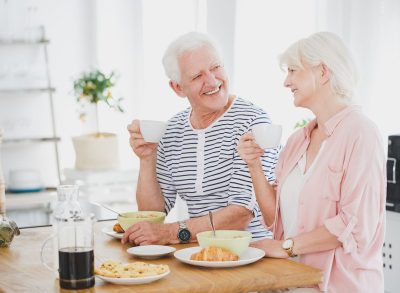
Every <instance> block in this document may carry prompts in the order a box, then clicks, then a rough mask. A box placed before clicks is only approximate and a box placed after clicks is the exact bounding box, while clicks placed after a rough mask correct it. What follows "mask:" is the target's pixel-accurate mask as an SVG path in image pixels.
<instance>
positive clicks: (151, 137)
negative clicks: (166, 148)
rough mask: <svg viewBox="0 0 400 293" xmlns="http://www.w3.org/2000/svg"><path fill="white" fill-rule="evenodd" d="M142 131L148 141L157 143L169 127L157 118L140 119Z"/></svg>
mask: <svg viewBox="0 0 400 293" xmlns="http://www.w3.org/2000/svg"><path fill="white" fill-rule="evenodd" d="M139 123H140V132H141V133H142V136H143V138H144V140H145V141H146V142H153V143H157V142H159V141H160V140H161V138H162V137H163V135H164V132H165V130H166V128H167V123H166V122H163V121H156V120H140V122H139Z"/></svg>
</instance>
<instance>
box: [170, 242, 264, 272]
mask: <svg viewBox="0 0 400 293" xmlns="http://www.w3.org/2000/svg"><path fill="white" fill-rule="evenodd" d="M200 250H201V247H200V246H196V247H189V248H184V249H181V250H178V251H177V252H175V253H174V256H175V257H176V258H177V259H179V260H180V261H181V262H184V263H187V264H190V265H194V266H201V267H210V268H230V267H238V266H244V265H247V264H250V263H253V262H256V261H258V260H259V259H261V258H263V257H264V255H265V252H264V251H263V250H261V249H258V248H255V247H249V248H247V250H246V251H245V252H243V254H242V255H241V256H240V258H239V260H234V261H201V260H191V259H190V256H191V255H192V254H193V253H196V252H199V251H200Z"/></svg>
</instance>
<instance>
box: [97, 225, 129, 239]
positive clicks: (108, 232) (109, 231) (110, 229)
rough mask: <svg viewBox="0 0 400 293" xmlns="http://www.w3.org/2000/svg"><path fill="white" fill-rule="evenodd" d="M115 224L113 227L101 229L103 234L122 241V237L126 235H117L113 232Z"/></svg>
mask: <svg viewBox="0 0 400 293" xmlns="http://www.w3.org/2000/svg"><path fill="white" fill-rule="evenodd" d="M113 227H114V224H113V225H111V226H106V227H103V229H101V232H103V233H104V234H107V235H108V236H111V237H114V238H116V239H122V237H123V236H124V233H117V232H115V231H114V230H113Z"/></svg>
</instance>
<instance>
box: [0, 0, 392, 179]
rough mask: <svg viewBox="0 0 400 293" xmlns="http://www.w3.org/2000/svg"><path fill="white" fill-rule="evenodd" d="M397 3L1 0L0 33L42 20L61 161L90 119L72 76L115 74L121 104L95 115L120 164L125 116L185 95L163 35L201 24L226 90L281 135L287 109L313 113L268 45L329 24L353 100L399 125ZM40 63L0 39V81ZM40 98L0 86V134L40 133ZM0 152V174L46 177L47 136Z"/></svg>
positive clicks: (70, 156)
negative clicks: (352, 68)
mask: <svg viewBox="0 0 400 293" xmlns="http://www.w3.org/2000/svg"><path fill="white" fill-rule="evenodd" d="M399 15H400V3H399V2H398V1H397V0H376V1H373V0H366V1H362V0H354V1H351V3H349V2H348V1H345V0H343V1H339V0H338V1H335V2H334V3H333V2H332V1H328V0H326V1H324V0H322V1H320V0H303V1H290V0H282V1H278V2H277V1H274V2H271V1H264V0H251V1H248V0H235V1H229V0H223V1H222V0H221V1H213V0H168V1H163V0H146V1H141V0H134V1H131V0H119V1H107V0H97V1H96V0H85V1H82V0H58V1H52V0H13V1H7V2H5V1H4V0H3V1H2V2H0V37H1V38H8V37H10V35H12V34H13V35H17V36H18V35H24V36H26V35H28V36H29V33H31V32H30V31H29V30H27V29H26V28H27V27H34V26H37V25H40V24H43V25H44V26H45V27H46V33H47V36H48V38H49V39H50V40H51V43H50V45H49V56H50V72H51V77H52V81H53V85H54V86H55V87H56V89H57V91H56V93H55V108H56V117H57V121H56V124H57V133H58V134H59V135H60V136H61V137H62V142H61V143H60V144H59V147H60V157H61V165H62V168H66V167H72V166H73V164H74V151H73V147H72V143H71V137H72V136H74V135H79V134H83V133H85V132H89V131H94V123H87V124H82V123H81V122H80V121H79V120H78V115H77V113H76V109H77V104H76V102H75V97H74V96H73V93H72V82H73V79H74V78H76V77H77V76H78V75H79V73H80V72H82V71H83V70H87V69H89V68H91V67H98V68H100V69H102V70H104V71H106V72H108V71H110V70H116V71H117V72H118V73H119V74H120V78H119V80H118V83H117V87H116V89H115V91H114V93H115V94H116V95H117V96H123V97H124V98H125V100H124V102H123V106H124V108H125V110H126V113H125V114H120V113H115V112H112V111H109V110H108V109H106V108H104V107H103V108H101V109H100V110H101V113H100V127H101V130H104V131H110V132H115V133H117V134H118V135H119V143H120V156H121V168H122V169H130V168H136V167H137V166H138V161H137V159H136V158H135V156H134V155H132V152H131V150H130V148H129V145H128V135H127V132H126V130H125V129H126V125H127V124H128V123H129V122H130V121H131V120H132V119H133V118H139V119H143V118H146V119H159V120H166V119H168V118H169V117H171V116H172V115H173V114H174V113H176V112H177V111H179V110H181V109H183V108H185V107H186V106H187V105H188V103H187V101H186V100H185V99H181V98H179V97H177V96H176V95H175V94H174V93H173V92H172V90H171V89H170V88H169V86H168V80H167V78H166V77H165V75H164V72H163V68H162V66H161V58H162V54H163V52H164V50H165V48H166V46H167V45H168V43H169V42H170V41H171V40H172V39H173V38H175V37H177V36H178V35H180V34H182V33H184V32H187V31H191V30H200V31H208V32H210V33H212V34H213V35H214V36H215V37H216V38H217V39H219V40H220V42H221V47H222V49H223V51H224V54H225V61H226V67H227V69H228V72H229V74H230V76H231V86H232V88H231V89H232V92H233V93H235V94H237V95H240V96H242V97H244V98H246V99H249V100H251V101H253V102H254V103H255V104H257V105H259V106H261V107H263V108H265V109H266V110H267V112H268V113H269V114H270V116H271V118H272V120H273V122H275V123H279V124H282V125H283V126H284V139H283V141H285V139H286V138H287V137H288V136H289V135H290V133H291V132H292V130H293V126H294V124H295V123H296V122H297V121H298V120H300V119H302V118H307V117H312V114H311V113H309V112H308V111H305V110H301V109H296V108H295V107H294V106H293V104H292V97H291V93H290V92H289V91H288V90H286V89H285V88H284V87H283V86H282V83H283V79H284V73H283V72H282V71H281V70H280V69H279V68H278V61H277V57H278V54H279V53H280V52H282V51H283V50H284V49H285V48H286V47H287V46H288V45H290V44H291V43H292V42H294V41H296V40H297V39H299V38H301V37H304V36H307V35H309V34H311V33H313V32H315V31H316V30H323V29H327V30H332V31H336V32H337V33H338V34H340V35H342V36H343V37H344V39H345V40H346V41H347V42H348V43H349V44H350V46H351V48H352V49H353V51H354V53H355V55H356V56H357V59H358V60H357V61H358V63H361V64H362V65H363V66H362V67H361V71H360V73H361V75H362V79H361V90H360V97H361V98H360V99H359V100H358V101H359V102H360V103H361V104H363V105H364V106H365V108H366V111H367V112H368V114H370V116H371V117H372V118H373V119H374V120H375V121H376V122H377V124H378V125H379V126H380V128H381V129H382V131H383V133H384V134H385V135H387V134H390V133H396V132H400V131H399V128H400V126H399V119H398V118H395V117H397V116H398V115H397V110H398V108H399V107H398V106H399V101H398V100H399V99H397V98H396V95H397V88H396V87H397V80H396V79H397V75H396V68H398V67H399V65H400V64H399V62H400V56H399V54H400V37H399V36H400V33H399V26H400V23H399V22H400V17H399ZM351 17H353V18H351ZM351 19H354V20H351ZM374 22H376V23H375V24H374ZM18 56H23V57H18ZM41 64H42V63H41V62H40V50H39V49H38V48H36V49H26V48H21V47H20V48H13V49H11V50H10V49H9V48H4V47H1V46H0V86H6V87H7V86H11V85H18V86H20V85H27V84H29V85H31V83H35V82H39V83H40V82H43V77H44V74H43V71H42V68H41V66H40V65H41ZM7 68H8V69H10V68H11V69H10V70H6V69H7ZM7 71H8V72H7ZM24 72H25V73H24ZM24 75H25V76H24ZM15 82H16V83H15ZM46 99H47V97H46V95H38V96H35V97H29V96H28V97H27V96H21V95H17V96H15V95H14V96H7V95H4V94H2V95H0V127H3V128H5V131H6V134H5V136H6V137H9V138H10V137H18V136H28V135H40V134H43V133H44V134H47V133H49V132H50V129H51V128H50V125H49V110H48V106H47V102H46ZM43 154H44V155H43ZM2 156H3V165H4V167H5V169H6V175H7V171H8V170H9V169H10V168H24V167H30V166H35V165H38V166H39V167H40V168H41V169H43V170H44V171H43V174H42V175H43V178H44V179H45V180H46V182H48V184H49V185H50V184H52V183H53V182H54V181H55V180H56V176H55V172H54V164H53V162H52V158H53V155H52V149H51V147H50V146H49V145H47V146H46V145H41V146H31V147H29V151H28V152H27V153H26V154H25V155H24V156H21V152H20V151H19V149H14V150H10V149H8V150H6V149H3V150H2ZM43 158H45V159H43Z"/></svg>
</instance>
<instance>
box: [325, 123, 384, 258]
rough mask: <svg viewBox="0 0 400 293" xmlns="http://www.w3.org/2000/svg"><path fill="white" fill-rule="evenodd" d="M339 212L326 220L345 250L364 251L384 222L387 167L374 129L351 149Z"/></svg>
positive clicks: (328, 227)
mask: <svg viewBox="0 0 400 293" xmlns="http://www.w3.org/2000/svg"><path fill="white" fill-rule="evenodd" d="M346 153H347V156H348V157H349V158H348V163H347V164H345V166H344V170H343V171H342V172H343V176H342V179H341V182H340V183H339V184H340V199H339V202H338V214H337V215H336V216H335V217H333V218H330V219H327V220H326V221H325V222H324V225H325V227H326V228H327V229H328V230H329V232H330V233H332V234H333V235H336V236H337V237H338V240H339V241H340V242H342V245H343V248H344V251H345V252H346V253H352V252H356V251H362V250H363V248H364V247H366V246H367V245H368V244H369V243H370V242H371V240H372V239H373V237H374V236H375V235H376V231H377V229H378V227H380V226H381V225H380V224H381V222H382V221H384V210H385V194H386V169H385V164H386V161H385V155H384V151H383V144H382V142H381V138H380V136H379V134H378V133H377V132H374V130H373V129H368V130H367V131H362V132H361V133H359V135H358V137H357V138H356V139H355V141H354V143H353V144H352V145H351V146H349V149H348V150H347V152H346Z"/></svg>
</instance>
